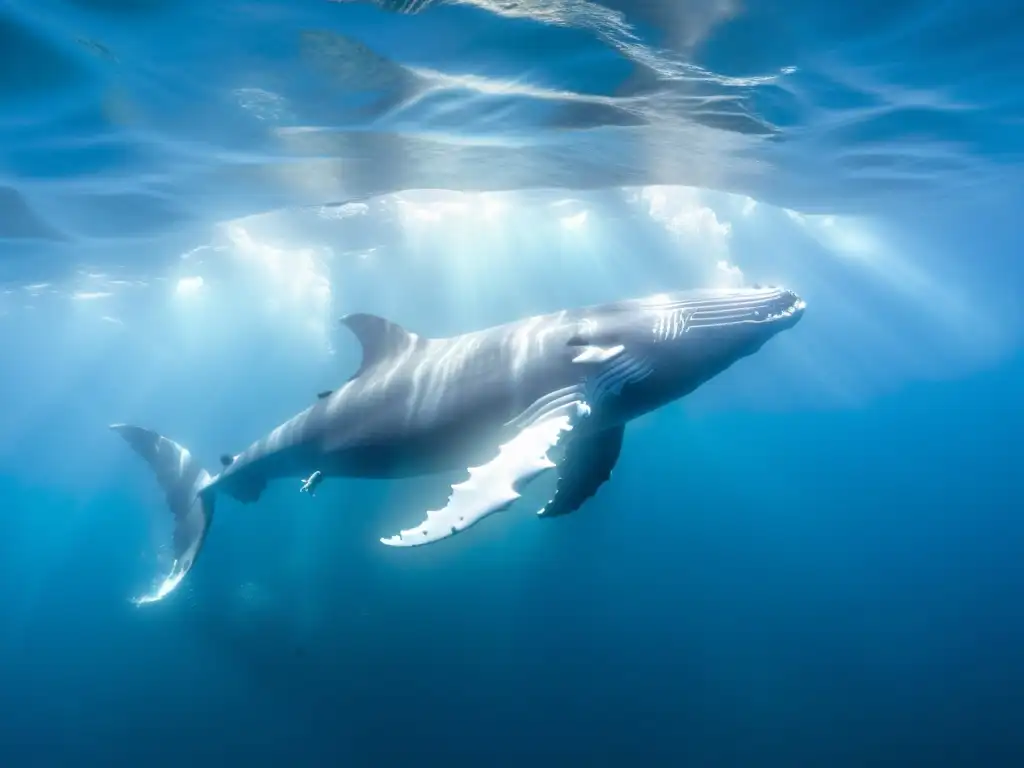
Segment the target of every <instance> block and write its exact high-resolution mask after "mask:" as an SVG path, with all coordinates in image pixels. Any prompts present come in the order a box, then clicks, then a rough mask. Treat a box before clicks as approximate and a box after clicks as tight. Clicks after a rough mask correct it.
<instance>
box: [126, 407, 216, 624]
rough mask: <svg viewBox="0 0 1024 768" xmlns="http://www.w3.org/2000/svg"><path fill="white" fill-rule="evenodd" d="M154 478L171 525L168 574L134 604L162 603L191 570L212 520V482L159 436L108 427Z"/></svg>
mask: <svg viewBox="0 0 1024 768" xmlns="http://www.w3.org/2000/svg"><path fill="white" fill-rule="evenodd" d="M110 428H111V429H112V430H114V431H115V432H117V433H118V434H119V435H121V437H123V438H124V440H125V442H127V443H128V445H130V446H131V447H132V449H133V450H134V451H135V452H136V453H137V454H139V455H140V456H141V457H142V458H143V459H145V460H146V463H148V464H149V466H150V468H151V469H152V470H153V472H154V473H155V474H156V479H157V482H159V483H160V487H161V488H162V489H163V491H164V494H165V495H166V499H167V506H168V507H169V510H170V514H171V523H172V536H171V558H172V562H171V567H170V572H169V573H168V574H167V575H166V576H165V577H163V578H162V581H160V582H159V583H158V584H157V585H155V586H154V588H153V590H152V592H151V593H150V594H147V595H145V596H143V597H139V598H136V599H135V602H136V603H137V604H142V603H153V602H157V601H158V600H162V599H163V598H165V597H167V595H169V594H170V593H171V592H173V591H174V589H175V587H177V586H178V584H180V583H181V580H182V579H184V578H185V575H186V574H187V573H188V572H189V571H190V570H191V569H192V566H193V565H194V564H195V561H196V557H197V556H198V555H199V551H200V549H202V546H203V541H204V540H205V539H206V532H207V531H208V530H209V528H210V522H211V521H212V519H213V498H214V494H213V493H212V491H208V489H210V484H211V482H212V481H213V477H211V475H210V473H209V472H207V471H206V470H205V469H203V468H202V467H201V466H200V465H199V462H198V461H196V459H195V458H194V457H193V456H192V454H191V453H190V452H189V450H188V449H187V448H185V447H184V446H181V445H178V444H177V443H176V442H174V441H173V440H170V439H168V438H166V437H164V436H163V435H160V434H157V433H156V432H153V431H151V430H148V429H143V428H142V427H135V426H131V425H129V424H111V425H110Z"/></svg>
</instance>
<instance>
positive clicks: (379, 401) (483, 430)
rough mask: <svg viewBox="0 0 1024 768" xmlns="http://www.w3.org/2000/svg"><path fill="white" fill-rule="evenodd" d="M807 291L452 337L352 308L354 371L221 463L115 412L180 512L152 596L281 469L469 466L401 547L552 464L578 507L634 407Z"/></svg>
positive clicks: (703, 368) (656, 403)
mask: <svg viewBox="0 0 1024 768" xmlns="http://www.w3.org/2000/svg"><path fill="white" fill-rule="evenodd" d="M804 306H805V305H804V302H803V300H802V299H800V298H799V297H798V296H797V295H796V294H794V293H792V292H791V291H788V290H785V289H782V288H774V287H772V288H748V289H739V290H735V289H733V290H705V291H692V292H685V293H667V294H658V295H655V296H650V297H647V298H643V299H633V300H628V301H620V302H616V303H612V304H604V305H598V306H592V307H586V308H580V309H571V310H563V311H560V312H555V313H552V314H548V315H541V316H537V317H531V318H527V319H524V320H519V321H516V322H512V323H508V324H505V325H500V326H495V327H492V328H487V329H485V330H481V331H475V332H472V333H467V334H463V335H461V336H454V337H451V338H443V339H433V338H426V337H422V336H419V335H417V334H415V333H411V332H409V331H407V330H405V329H404V328H402V327H401V326H399V325H397V324H395V323H392V322H389V321H388V320H385V319H384V318H381V317H377V316H375V315H369V314H354V315H349V316H347V317H345V318H342V320H341V322H342V323H343V324H345V325H346V326H347V327H348V328H349V329H350V330H351V331H352V332H353V333H354V334H355V336H356V337H357V338H358V339H359V341H360V343H361V344H362V351H363V357H362V363H361V365H360V367H359V369H358V370H357V371H356V373H355V374H354V375H353V376H352V377H351V378H350V379H349V380H348V381H347V382H345V383H344V384H343V385H342V386H341V387H339V388H338V389H337V390H334V391H328V392H321V393H320V394H319V395H318V398H317V401H316V402H315V403H313V405H311V406H310V407H309V408H307V409H306V410H304V411H302V412H301V413H299V414H298V415H296V416H294V417H293V418H291V419H289V420H288V421H286V422H285V423H283V424H281V425H280V426H278V427H277V428H275V429H274V430H272V431H271V432H269V433H268V434H267V435H265V436H264V437H262V438H261V439H259V440H257V441H256V442H255V443H253V444H252V445H250V446H249V447H248V448H246V449H245V450H244V451H242V452H241V453H239V454H237V455H235V456H227V455H226V456H223V457H221V463H222V465H223V467H222V469H221V471H220V472H219V473H218V474H216V475H211V474H210V473H208V472H207V471H206V470H205V469H203V468H202V467H201V466H200V465H199V463H198V462H197V461H196V460H195V459H194V458H193V457H192V455H191V454H190V453H189V451H188V450H187V449H186V448H184V447H182V446H180V445H178V444H177V443H175V442H173V441H172V440H169V439H168V438H166V437H163V436H161V435H159V434H158V433H156V432H152V431H150V430H147V429H143V428H141V427H135V426H130V425H126V424H114V425H112V426H111V429H113V430H115V431H116V432H118V433H119V434H120V435H121V436H122V437H123V438H124V439H125V440H126V441H127V442H128V443H129V445H131V447H132V448H133V449H134V450H135V451H136V452H137V453H139V454H140V455H141V456H142V457H143V458H145V459H146V461H147V462H148V463H149V464H150V466H151V467H152V469H153V470H154V472H155V474H156V476H157V479H158V481H159V483H160V485H161V486H162V488H163V490H164V492H165V494H166V497H167V503H168V506H169V507H170V511H171V513H172V514H173V516H174V536H173V546H172V549H173V552H172V554H173V558H174V564H173V567H172V568H171V572H170V575H169V576H168V577H167V578H166V579H165V581H164V583H163V584H161V586H160V587H159V588H157V590H156V591H155V592H154V594H153V595H152V596H151V599H160V598H162V597H164V596H166V594H168V593H169V592H170V591H172V590H173V589H174V588H175V587H176V586H177V584H178V583H179V582H180V581H181V579H182V578H184V576H185V574H187V573H188V571H189V569H190V568H191V567H192V565H193V564H194V562H195V559H196V556H197V555H198V553H199V551H200V549H201V547H202V544H203V540H204V538H205V536H206V532H207V530H208V528H209V525H210V521H211V519H212V516H213V510H214V498H215V497H216V496H217V495H219V494H226V495H228V496H231V497H233V498H235V499H237V500H239V501H241V502H255V501H257V500H258V499H259V497H260V494H261V493H262V491H263V489H264V488H265V486H266V484H267V482H268V481H270V480H273V479H276V478H285V477H304V476H305V475H309V477H310V480H308V481H307V482H306V485H304V486H303V489H306V488H308V487H309V486H310V485H311V484H313V483H316V484H318V483H319V482H320V481H321V480H323V479H325V478H331V477H364V478H400V477H410V476H414V475H422V474H429V473H436V472H443V471H448V470H455V469H462V470H466V469H467V468H468V469H469V475H470V476H469V479H468V480H467V481H466V482H464V483H460V484H457V485H454V486H452V494H451V496H450V498H449V501H448V504H447V506H446V507H444V508H443V509H440V510H435V511H431V512H428V513H427V515H426V518H425V519H424V521H423V522H422V523H421V524H420V525H419V526H417V527H415V528H412V529H409V530H406V531H402V532H401V533H400V534H398V535H396V536H392V537H390V538H388V539H381V541H382V542H383V543H385V544H389V545H393V546H417V545H421V544H427V543H431V542H434V541H438V540H439V539H443V538H446V537H448V536H450V535H452V534H454V533H456V532H458V531H461V530H463V529H465V528H467V527H469V526H470V525H472V524H474V523H476V522H477V521H479V520H480V519H482V518H483V517H486V516H487V515H489V514H492V513H494V512H498V511H500V510H502V509H505V508H506V507H507V506H508V505H509V504H511V503H512V502H513V501H514V500H515V499H516V498H518V496H519V490H521V489H522V487H523V486H524V485H525V484H526V483H528V482H529V481H530V480H532V479H533V478H534V477H536V476H538V475H539V474H541V473H542V472H544V471H546V470H550V469H552V468H556V466H557V468H558V476H559V479H558V483H557V486H556V490H555V494H554V496H553V498H552V499H551V501H550V502H549V503H548V504H547V506H546V507H545V508H544V509H543V510H541V512H540V513H539V514H541V515H542V516H545V517H554V516H558V515H564V514H567V513H570V512H573V511H574V510H576V509H578V508H579V507H580V506H581V505H582V504H583V503H584V502H585V501H586V500H587V499H588V498H590V497H591V496H592V495H593V494H594V493H595V492H596V491H597V490H598V488H599V487H600V486H601V484H602V483H604V482H605V481H606V480H608V478H609V477H610V475H611V472H612V469H613V468H614V466H615V462H616V461H617V459H618V456H619V452H620V449H621V446H622V438H623V431H624V427H625V424H626V422H628V421H629V420H631V419H633V418H636V417H637V416H640V415H642V414H645V413H647V412H649V411H652V410H654V409H656V408H658V407H660V406H662V405H665V404H666V403H669V402H671V401H673V400H676V399H678V398H680V397H683V396H685V395H686V394H688V393H690V392H692V391H693V390H694V389H696V388H697V387H698V386H700V385H701V384H702V383H704V382H706V381H708V380H709V379H711V378H712V377H714V376H715V375H717V374H719V373H721V372H722V371H724V370H725V369H726V368H728V367H729V366H731V365H732V364H733V363H734V362H736V361H737V360H740V359H741V358H743V357H746V356H748V355H751V354H753V353H754V352H756V351H757V350H758V349H760V348H761V346H762V345H763V344H764V343H765V342H766V341H768V339H770V338H771V337H772V336H775V335H776V334H778V333H779V332H781V331H783V330H785V329H787V328H791V327H792V326H794V325H795V324H796V323H797V322H798V321H799V320H800V318H801V317H802V315H803V313H804ZM556 447H557V449H558V450H557V454H558V458H556V459H552V458H551V457H550V456H549V453H551V452H552V451H553V450H554V449H555V448H556ZM556 462H557V464H556ZM314 475H315V477H314ZM311 481H312V482H311Z"/></svg>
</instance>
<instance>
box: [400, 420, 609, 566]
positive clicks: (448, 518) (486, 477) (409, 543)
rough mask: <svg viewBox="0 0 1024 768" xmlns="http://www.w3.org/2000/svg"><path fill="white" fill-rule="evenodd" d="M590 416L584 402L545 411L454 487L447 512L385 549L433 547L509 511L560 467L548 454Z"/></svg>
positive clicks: (429, 516) (438, 512)
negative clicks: (535, 483)
mask: <svg viewBox="0 0 1024 768" xmlns="http://www.w3.org/2000/svg"><path fill="white" fill-rule="evenodd" d="M589 412H590V409H589V407H588V406H587V405H586V403H584V402H583V401H581V400H574V401H572V402H570V403H566V404H564V405H561V406H559V407H557V408H555V409H552V410H547V411H545V412H544V413H543V414H542V415H541V416H539V417H538V418H536V419H534V420H532V421H531V422H530V423H529V424H528V425H527V426H526V427H525V428H523V429H522V430H521V431H520V432H519V433H518V434H517V435H516V436H515V437H513V438H512V439H511V440H509V441H508V442H507V443H505V444H504V445H503V446H501V448H500V449H499V450H498V455H497V457H495V458H494V459H492V460H491V461H489V462H487V463H486V464H484V465H482V466H479V467H470V469H469V479H468V480H466V481H465V482H463V483H458V484H457V485H453V486H452V494H451V496H450V497H449V498H448V504H447V505H446V506H445V507H444V509H438V510H432V511H430V512H427V517H426V519H425V520H424V521H423V522H422V523H420V524H419V525H418V526H416V527H415V528H410V529H409V530H405V531H402V532H401V533H399V534H397V535H396V536H392V537H390V538H387V539H381V543H382V544H387V545H388V546H392V547H417V546H421V545H423V544H430V543H431V542H435V541H440V540H441V539H446V538H448V537H449V536H452V535H454V534H456V533H458V532H459V531H462V530H465V529H466V528H468V527H469V526H471V525H473V524H474V523H477V522H479V521H480V520H483V519H484V518H485V517H487V516H488V515H492V514H494V513H495V512H501V511H502V510H504V509H506V508H507V507H508V506H509V505H510V504H512V502H514V501H515V500H516V499H518V498H519V494H520V490H521V489H522V488H523V487H524V486H525V485H526V484H527V483H529V482H530V481H531V480H533V479H534V478H536V477H537V476H538V475H540V474H541V473H543V472H545V471H546V470H549V469H552V468H553V467H554V466H555V464H554V462H553V461H551V459H550V458H548V452H549V451H550V450H551V449H552V448H553V447H555V445H557V444H558V442H559V440H560V439H562V437H564V435H565V434H566V433H568V432H571V431H572V429H573V427H575V426H576V424H578V423H579V420H580V419H581V418H585V417H586V416H587V414H588V413H589Z"/></svg>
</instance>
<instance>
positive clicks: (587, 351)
mask: <svg viewBox="0 0 1024 768" xmlns="http://www.w3.org/2000/svg"><path fill="white" fill-rule="evenodd" d="M624 349H625V347H624V346H623V345H621V344H617V345H616V346H614V347H595V346H586V347H584V348H583V351H582V352H580V353H579V354H578V355H576V357H574V358H573V359H572V361H573V362H574V363H604V362H607V361H608V360H611V359H612V358H613V357H615V356H616V355H619V354H621V353H622V351H623V350H624Z"/></svg>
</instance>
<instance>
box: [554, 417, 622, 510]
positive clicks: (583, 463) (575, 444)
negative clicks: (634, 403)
mask: <svg viewBox="0 0 1024 768" xmlns="http://www.w3.org/2000/svg"><path fill="white" fill-rule="evenodd" d="M624 432H625V427H623V426H618V427H612V428H610V429H606V430H604V431H603V432H598V433H597V434H596V435H590V436H588V437H584V438H575V439H574V440H573V441H572V442H571V443H570V444H569V446H568V448H567V449H566V451H565V458H564V459H563V460H562V463H561V465H560V466H559V474H560V477H559V479H558V485H557V486H556V487H555V495H554V496H552V498H551V501H549V502H548V503H547V506H545V507H544V508H543V509H542V510H540V512H538V513H537V514H538V515H540V516H542V517H558V516H559V515H568V514H569V513H570V512H575V511H576V510H577V509H579V508H580V507H581V506H583V503H584V502H585V501H586V500H587V499H589V498H590V497H591V496H593V495H594V494H595V493H597V489H598V488H600V487H601V485H602V484H604V483H605V482H606V481H607V480H608V478H610V477H611V475H612V469H614V468H615V462H617V461H618V460H619V453H620V452H621V451H622V435H623V433H624Z"/></svg>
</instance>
